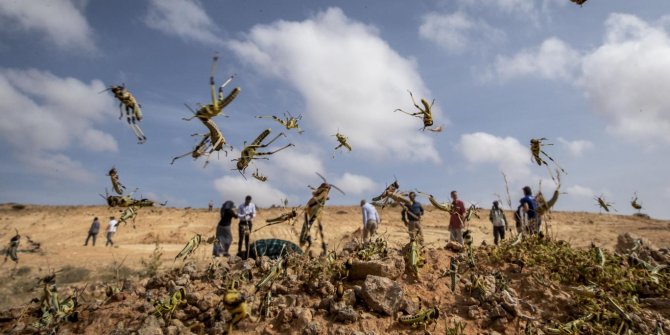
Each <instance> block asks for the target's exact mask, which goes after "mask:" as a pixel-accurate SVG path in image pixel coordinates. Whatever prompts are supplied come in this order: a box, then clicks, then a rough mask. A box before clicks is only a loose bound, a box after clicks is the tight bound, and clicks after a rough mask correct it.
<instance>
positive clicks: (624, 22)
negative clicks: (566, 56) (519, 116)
mask: <svg viewBox="0 0 670 335" xmlns="http://www.w3.org/2000/svg"><path fill="white" fill-rule="evenodd" d="M605 26H606V34H605V41H604V43H603V44H602V45H601V46H600V47H598V48H597V49H595V50H594V51H593V52H590V53H589V54H587V55H586V56H585V57H584V60H583V62H582V76H581V78H580V80H579V82H578V85H579V87H580V88H582V89H583V90H584V92H585V93H586V96H587V98H588V99H589V100H590V102H591V104H592V106H593V108H594V110H595V111H596V113H598V114H600V115H603V116H604V117H605V118H607V120H608V121H609V122H610V124H609V126H608V130H609V131H611V132H612V133H614V134H615V135H618V136H620V137H621V138H623V139H627V140H630V141H634V142H643V143H647V144H652V143H654V142H655V141H658V140H661V141H663V142H665V143H668V142H670V112H668V111H670V100H668V99H667V96H666V92H668V91H669V90H670V38H669V36H668V32H667V31H666V30H665V28H664V27H663V25H662V24H659V25H653V24H650V23H647V22H645V21H643V20H641V19H640V18H638V17H636V16H633V15H627V14H612V15H610V17H609V18H608V19H607V21H606V24H605Z"/></svg>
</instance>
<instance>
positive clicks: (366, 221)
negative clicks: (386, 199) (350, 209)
mask: <svg viewBox="0 0 670 335" xmlns="http://www.w3.org/2000/svg"><path fill="white" fill-rule="evenodd" d="M361 212H362V214H363V243H367V242H368V236H369V237H370V239H372V236H374V235H376V234H377V228H378V227H379V223H380V221H381V220H380V219H379V213H377V209H376V208H375V206H372V204H369V203H366V202H365V200H361Z"/></svg>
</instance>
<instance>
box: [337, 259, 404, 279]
mask: <svg viewBox="0 0 670 335" xmlns="http://www.w3.org/2000/svg"><path fill="white" fill-rule="evenodd" d="M403 269H405V261H404V259H403V258H402V257H399V256H394V257H391V258H389V259H386V260H373V261H359V260H355V261H354V262H353V264H352V265H351V270H349V279H350V280H363V279H365V278H366V277H367V276H369V275H371V276H378V277H387V278H391V279H396V278H398V277H400V275H401V274H402V273H403Z"/></svg>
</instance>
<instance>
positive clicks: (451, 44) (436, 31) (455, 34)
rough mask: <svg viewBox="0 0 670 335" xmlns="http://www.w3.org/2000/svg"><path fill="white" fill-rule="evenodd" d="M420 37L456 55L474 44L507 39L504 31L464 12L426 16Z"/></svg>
mask: <svg viewBox="0 0 670 335" xmlns="http://www.w3.org/2000/svg"><path fill="white" fill-rule="evenodd" d="M419 36H420V37H421V38H424V39H426V40H429V41H432V42H434V43H435V44H437V45H439V46H441V47H443V48H445V49H446V50H447V51H450V52H454V53H458V52H463V51H465V50H467V49H470V48H471V47H472V45H473V44H475V45H481V44H491V43H499V42H501V41H503V40H504V39H505V33H504V32H503V31H502V30H500V29H496V28H493V27H491V26H490V25H488V24H487V23H486V22H484V21H482V20H474V19H473V18H471V17H470V16H468V15H467V14H466V13H464V12H455V13H452V14H440V13H428V14H426V15H424V16H423V17H422V19H421V26H420V27H419Z"/></svg>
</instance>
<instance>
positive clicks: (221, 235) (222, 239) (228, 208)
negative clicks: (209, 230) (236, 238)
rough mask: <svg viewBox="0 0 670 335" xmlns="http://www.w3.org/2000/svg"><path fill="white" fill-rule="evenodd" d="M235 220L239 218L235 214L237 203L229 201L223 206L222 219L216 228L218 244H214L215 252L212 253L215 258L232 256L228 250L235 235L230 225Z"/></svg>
mask: <svg viewBox="0 0 670 335" xmlns="http://www.w3.org/2000/svg"><path fill="white" fill-rule="evenodd" d="M233 218H238V216H237V213H235V203H234V202H232V201H230V200H229V201H226V202H224V203H223V205H222V206H221V219H220V220H219V224H218V225H217V226H216V243H214V250H213V251H212V254H213V255H214V257H219V256H224V257H228V256H230V254H229V253H228V250H229V249H230V245H231V244H233V233H232V232H231V230H230V224H231V222H232V221H233Z"/></svg>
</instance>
